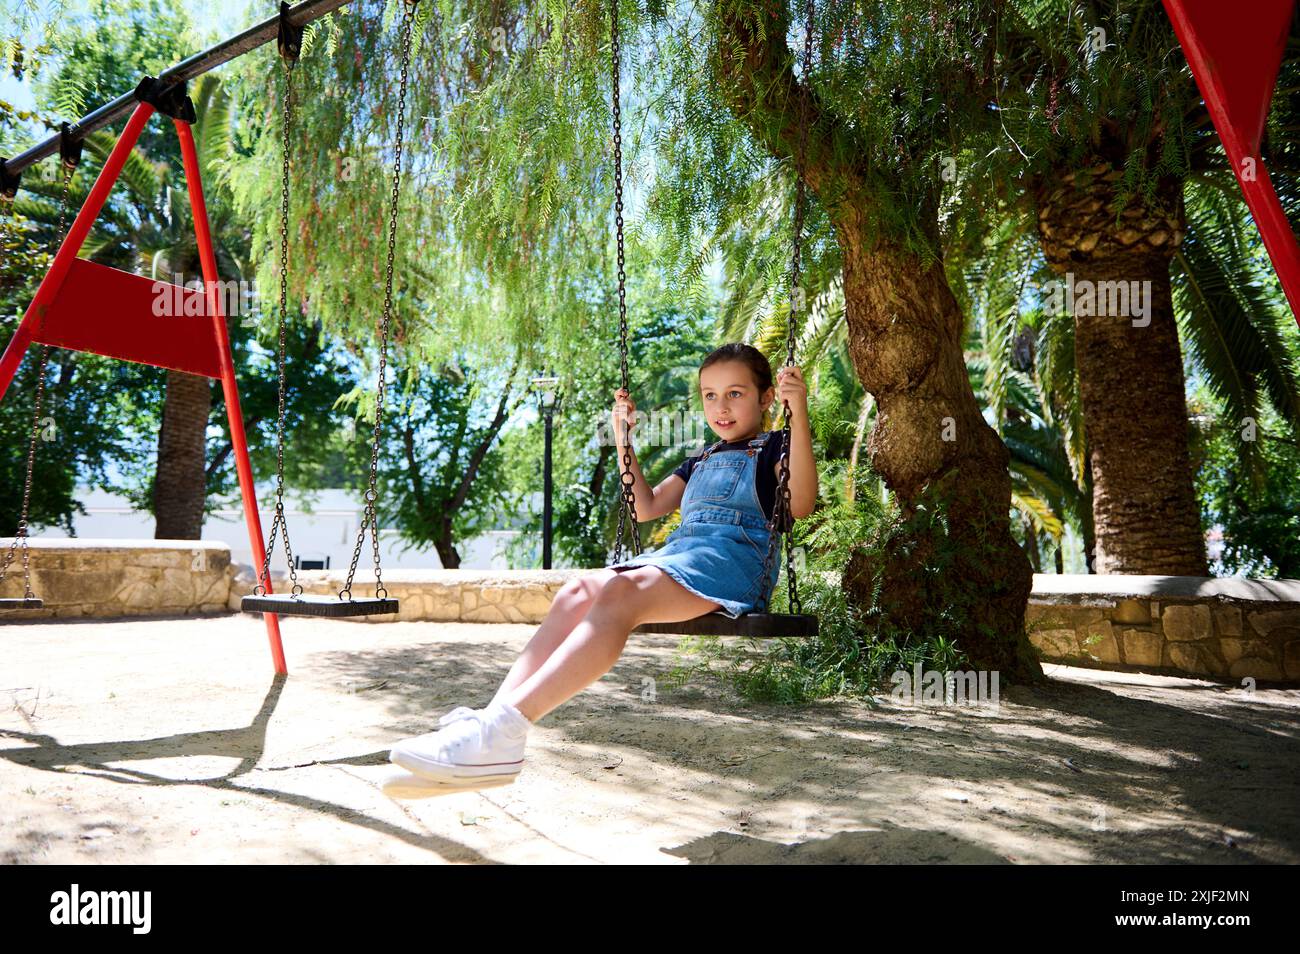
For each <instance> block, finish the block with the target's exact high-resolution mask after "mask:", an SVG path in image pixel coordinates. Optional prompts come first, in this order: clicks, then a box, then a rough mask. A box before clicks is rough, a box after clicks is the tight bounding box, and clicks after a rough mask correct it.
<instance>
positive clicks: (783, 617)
mask: <svg viewBox="0 0 1300 954" xmlns="http://www.w3.org/2000/svg"><path fill="white" fill-rule="evenodd" d="M632 632H634V633H667V634H672V635H681V636H749V637H753V638H758V639H763V638H779V637H790V638H796V639H811V638H814V637H816V636H817V617H816V616H813V615H812V614H811V613H797V614H796V613H744V614H742V615H740V616H737V617H734V618H733V617H730V616H728V615H726V614H725V613H719V612H713V613H705V614H704V615H703V616H697V617H695V618H694V619H686V620H682V621H680V622H677V623H642V624H641V625H640V626H638V627H637V628H636V629H634V630H632Z"/></svg>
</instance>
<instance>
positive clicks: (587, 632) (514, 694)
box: [497, 566, 718, 722]
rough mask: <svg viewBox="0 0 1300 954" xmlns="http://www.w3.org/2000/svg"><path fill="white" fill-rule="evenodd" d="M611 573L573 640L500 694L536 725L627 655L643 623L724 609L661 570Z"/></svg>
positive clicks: (644, 568)
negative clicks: (633, 634) (632, 637)
mask: <svg viewBox="0 0 1300 954" xmlns="http://www.w3.org/2000/svg"><path fill="white" fill-rule="evenodd" d="M610 572H611V573H614V574H615V575H614V576H612V577H610V578H609V579H608V580H606V581H605V584H604V585H603V586H602V587H601V588H600V591H599V592H598V593H597V594H596V598H595V599H594V600H593V601H592V603H591V606H590V608H589V609H588V610H587V613H586V615H585V616H584V617H583V618H582V619H581V621H579V623H578V624H577V625H576V626H575V627H574V628H573V631H572V632H571V633H570V634H569V636H568V638H567V639H562V641H561V643H560V645H559V646H558V647H555V648H554V649H553V651H552V652H551V653H550V655H549V656H548V657H547V658H546V660H545V662H543V663H542V665H541V666H540V667H539V668H538V669H537V670H536V671H535V672H533V673H532V674H531V675H529V676H528V677H527V678H526V679H524V680H523V681H522V682H521V683H520V684H518V685H516V686H513V687H511V688H509V689H502V690H501V691H500V692H499V693H498V695H497V698H498V699H500V700H501V701H504V702H508V703H510V704H511V705H512V706H514V707H515V708H516V709H518V710H519V711H520V712H522V713H523V714H524V716H525V717H527V718H528V720H529V721H530V722H536V721H537V720H538V719H540V718H541V717H542V716H544V715H546V713H548V712H550V711H551V710H552V709H554V708H556V707H557V706H559V705H560V704H562V703H564V702H566V701H567V700H569V699H571V698H573V697H574V696H575V695H577V694H578V693H579V692H581V691H582V690H583V689H585V688H586V687H587V686H589V685H591V684H592V683H593V682H595V681H596V680H597V679H599V678H600V677H601V676H603V675H604V674H605V673H607V672H609V670H610V669H612V668H613V666H614V663H615V662H617V661H618V657H619V656H621V655H622V654H623V647H624V646H625V645H626V644H627V637H628V634H629V633H631V632H632V630H633V629H634V628H636V627H637V626H639V625H640V624H641V623H650V622H664V623H669V622H677V621H678V620H684V619H694V618H695V617H696V616H702V615H703V614H705V613H710V612H712V611H713V610H716V609H717V608H718V604H717V603H715V602H713V601H712V600H709V599H705V598H704V597H702V596H697V595H695V594H694V593H692V592H691V591H690V590H688V589H686V588H685V587H684V586H682V585H681V584H680V583H678V582H677V581H676V580H674V579H673V578H672V577H670V576H669V575H668V574H667V573H665V572H664V571H663V570H661V569H659V568H658V567H656V566H642V567H637V568H636V569H633V570H624V571H622V572H616V571H613V570H611V571H610ZM534 639H536V637H534ZM530 645H531V644H530ZM512 672H513V670H512ZM507 678H508V677H507Z"/></svg>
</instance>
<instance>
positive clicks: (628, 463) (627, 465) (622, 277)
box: [609, 0, 641, 563]
mask: <svg viewBox="0 0 1300 954" xmlns="http://www.w3.org/2000/svg"><path fill="white" fill-rule="evenodd" d="M609 16H610V72H611V76H612V79H613V92H612V94H611V95H612V97H613V113H614V227H615V231H616V234H617V237H618V335H619V338H618V344H619V370H620V371H621V373H622V382H623V385H622V386H623V390H625V391H628V393H629V394H631V391H630V390H629V389H628V373H627V352H628V348H627V272H626V269H625V258H624V246H623V121H622V116H623V114H622V110H621V109H620V107H619V41H618V0H610V4H609ZM631 435H632V424H631V422H630V421H627V420H624V422H623V457H622V464H623V466H622V468H621V469H620V471H619V484H620V489H619V494H620V496H621V498H622V503H623V506H621V507H620V508H619V511H618V532H617V533H616V535H615V543H614V562H615V563H620V562H622V560H623V537H624V533H625V530H624V528H625V527H626V526H627V522H628V518H629V517H630V522H631V528H630V533H631V545H632V554H633V555H634V556H635V555H640V553H641V534H640V532H639V531H638V530H637V516H636V494H635V493H634V492H633V487H634V486H635V484H636V478H635V477H634V476H633V475H632V451H631V447H632V436H631Z"/></svg>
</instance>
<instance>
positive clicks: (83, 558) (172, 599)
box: [0, 537, 234, 620]
mask: <svg viewBox="0 0 1300 954" xmlns="http://www.w3.org/2000/svg"><path fill="white" fill-rule="evenodd" d="M11 542H12V538H4V537H0V548H3V549H2V550H0V553H7V552H8V549H9V545H10V543H11ZM28 546H29V552H30V554H31V573H32V591H33V593H34V594H35V595H36V596H39V597H40V598H41V599H42V600H44V602H45V605H44V607H43V608H41V609H35V610H6V611H5V612H4V617H3V618H4V620H11V619H51V618H54V619H61V618H67V617H75V616H88V617H95V618H111V617H115V616H167V615H173V614H181V615H192V614H195V613H222V612H225V611H226V606H227V602H228V599H229V594H230V583H231V578H232V577H233V575H234V570H233V568H232V566H231V563H230V547H228V546H227V545H226V544H224V543H208V542H206V541H189V540H152V541H148V540H146V541H141V540H76V539H72V540H49V539H41V538H33V539H32V540H30V541H29V544H28ZM2 559H3V557H0V560H2ZM22 596H23V567H22V550H21V547H20V548H19V550H18V553H17V554H16V555H15V556H14V560H13V562H12V563H11V564H10V565H9V572H8V573H7V574H6V575H5V581H4V583H0V597H5V598H11V597H15V598H21V597H22Z"/></svg>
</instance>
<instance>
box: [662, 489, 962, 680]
mask: <svg viewBox="0 0 1300 954" xmlns="http://www.w3.org/2000/svg"><path fill="white" fill-rule="evenodd" d="M854 479H855V495H854V498H853V500H851V501H843V502H840V503H838V504H836V505H834V506H831V507H825V508H822V509H820V510H818V511H816V512H815V513H814V514H812V515H811V516H810V517H808V518H806V519H804V520H801V521H799V522H798V523H797V524H796V526H795V536H794V538H793V541H794V546H795V547H796V553H798V552H799V550H800V549H802V550H803V552H804V553H805V554H806V555H807V559H806V567H800V566H799V564H798V563H796V573H797V575H798V581H799V599H800V610H801V611H802V612H804V613H813V614H815V615H816V616H817V617H818V621H819V622H818V628H819V634H818V636H817V638H816V639H795V638H787V639H776V640H763V641H761V642H760V641H758V640H723V639H720V638H718V637H689V638H686V639H684V640H683V641H682V643H681V645H680V649H681V651H682V652H683V653H684V654H689V656H690V658H689V659H684V660H682V661H679V662H678V663H677V664H676V665H675V666H674V667H673V669H672V670H671V672H670V673H669V675H668V677H667V679H666V680H665V682H664V685H665V687H678V686H681V685H684V684H685V683H686V682H688V681H689V680H690V679H691V678H692V677H693V676H706V675H711V676H714V677H717V678H720V679H722V680H724V681H725V682H727V683H728V684H729V685H731V686H732V687H733V688H734V689H735V690H736V691H737V692H738V693H739V694H740V695H741V697H743V698H745V699H747V700H750V701H755V702H772V703H787V704H788V703H804V702H809V701H812V700H815V699H825V698H832V697H837V696H850V697H854V698H858V699H863V700H867V701H870V700H871V696H872V695H873V694H876V693H879V692H881V691H883V690H884V687H885V685H886V684H887V683H888V682H889V679H890V676H891V675H892V674H893V673H894V672H895V671H897V670H899V669H904V670H911V668H912V667H913V666H914V665H915V664H916V663H918V662H919V663H921V664H922V666H923V667H924V668H929V669H938V670H953V669H957V668H960V667H962V666H964V665H966V664H967V660H966V658H965V655H964V654H963V653H962V652H961V650H960V649H958V648H957V641H958V635H959V634H960V633H961V632H962V630H963V629H964V628H966V627H968V626H970V625H972V620H973V618H975V617H976V616H977V613H978V607H979V604H980V601H981V600H982V598H983V594H972V593H971V592H969V588H968V587H963V586H962V585H960V580H959V579H958V574H956V573H955V572H954V570H955V569H956V567H957V566H958V565H959V563H960V561H961V560H969V559H971V557H972V554H971V553H970V545H969V544H964V543H962V542H961V541H959V540H958V539H957V538H956V536H955V535H954V534H953V532H952V529H953V528H952V526H951V524H950V520H949V518H948V516H947V514H946V510H947V504H946V502H945V489H944V487H943V486H942V485H941V484H939V483H936V484H935V485H934V488H933V489H932V490H931V491H930V492H929V493H927V495H926V497H925V499H923V500H922V501H921V502H920V504H919V505H918V506H917V507H916V508H915V509H914V510H912V511H911V512H909V513H903V512H902V511H901V510H900V508H899V507H898V504H897V500H896V498H886V497H885V496H884V494H883V493H882V492H881V490H880V487H881V482H880V478H879V476H878V475H876V474H874V473H873V472H872V471H871V470H870V469H869V468H865V467H864V468H861V469H860V470H859V471H858V472H857V473H856V475H855V478H854ZM913 555H917V556H919V557H920V559H919V560H918V562H917V564H916V567H915V569H916V576H917V583H918V587H917V594H918V598H919V600H920V603H921V609H920V612H919V616H918V619H919V625H917V626H916V627H915V628H913V629H908V630H904V629H901V628H899V627H898V626H897V625H896V624H895V623H894V622H893V621H892V620H893V619H894V618H895V617H894V615H893V614H892V613H890V612H889V611H888V610H887V608H886V607H885V606H883V605H882V603H881V600H880V594H881V584H882V581H883V572H884V568H885V566H886V564H887V561H888V560H890V559H899V558H907V557H910V556H913ZM782 556H783V552H782ZM976 556H978V554H977V555H976ZM855 558H856V559H857V560H865V564H866V565H869V566H871V567H873V570H872V571H871V572H872V579H873V580H874V589H873V593H874V596H873V598H872V599H871V600H870V601H869V602H868V603H867V604H866V605H864V606H857V605H854V604H852V603H850V602H849V601H848V599H847V597H846V595H845V592H844V590H843V589H842V587H841V586H840V576H841V574H842V573H843V572H844V568H845V567H846V566H847V565H848V564H849V561H850V559H855ZM799 562H803V561H799ZM784 577H785V563H784V562H782V579H780V580H778V582H777V586H776V589H775V591H774V593H773V598H772V604H771V605H772V612H774V613H786V612H790V601H789V589H788V585H787V583H786V581H785V579H784Z"/></svg>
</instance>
